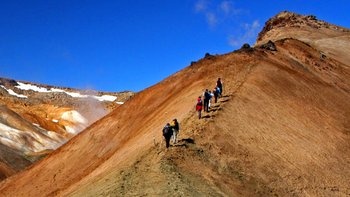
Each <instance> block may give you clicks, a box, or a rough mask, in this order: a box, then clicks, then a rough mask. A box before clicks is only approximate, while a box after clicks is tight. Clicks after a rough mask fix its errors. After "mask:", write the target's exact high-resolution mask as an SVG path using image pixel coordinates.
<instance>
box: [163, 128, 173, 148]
mask: <svg viewBox="0 0 350 197" xmlns="http://www.w3.org/2000/svg"><path fill="white" fill-rule="evenodd" d="M172 135H173V131H172V129H171V127H170V124H169V123H167V124H166V125H165V127H164V128H163V136H164V138H165V146H166V148H169V146H170V138H171V136H172Z"/></svg>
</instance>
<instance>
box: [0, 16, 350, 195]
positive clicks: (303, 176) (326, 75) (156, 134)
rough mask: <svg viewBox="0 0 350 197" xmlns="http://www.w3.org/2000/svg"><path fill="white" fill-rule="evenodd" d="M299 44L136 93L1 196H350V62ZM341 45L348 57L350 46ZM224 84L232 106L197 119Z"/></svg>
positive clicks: (180, 75)
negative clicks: (209, 94)
mask: <svg viewBox="0 0 350 197" xmlns="http://www.w3.org/2000/svg"><path fill="white" fill-rule="evenodd" d="M300 17H302V16H300ZM303 20H306V19H303ZM306 27H307V28H309V26H306ZM303 29H304V27H300V31H302V30H303ZM313 31H314V32H317V33H318V36H320V37H322V36H326V35H323V33H322V32H319V29H318V28H314V29H313ZM332 31H335V32H334V34H336V31H339V34H344V31H342V30H339V29H338V30H337V29H334V30H332ZM285 34H286V35H287V34H288V32H285ZM347 35H350V33H347ZM305 36H307V35H305ZM289 37H290V38H288V39H284V38H282V39H276V40H275V42H274V44H275V46H276V48H277V51H270V50H268V49H262V48H260V44H262V43H264V42H261V43H260V44H257V45H256V47H255V48H250V49H242V50H239V51H235V52H232V53H228V54H225V55H218V56H208V57H206V58H204V59H201V60H199V61H198V62H196V63H193V64H192V65H191V66H189V67H187V68H185V69H183V70H181V71H179V72H177V73H175V74H174V75H172V76H170V77H169V78H167V79H165V80H163V81H162V82H160V83H158V84H156V85H155V86H152V87H150V88H147V89H145V90H144V91H142V92H140V93H137V94H136V95H135V96H134V97H133V98H132V99H130V100H129V101H127V102H126V103H125V104H124V105H122V106H120V107H119V108H118V110H114V111H113V112H112V113H110V114H109V115H107V116H105V117H104V118H102V119H101V120H99V121H97V122H96V123H94V124H93V125H91V126H90V127H88V128H87V129H85V130H84V131H83V132H81V133H80V134H78V135H77V136H75V137H74V138H73V139H72V140H70V141H69V142H68V143H66V144H65V145H64V146H62V147H60V148H59V149H58V150H56V151H54V152H53V153H52V154H50V155H49V156H48V157H46V158H44V159H43V160H41V161H40V162H38V163H36V164H35V165H33V166H32V167H30V168H29V169H27V170H25V171H23V172H20V173H18V174H16V175H14V176H12V177H10V178H8V179H6V180H5V181H3V182H2V183H0V193H1V194H2V195H3V196H141V195H151V196H273V195H278V196H347V195H350V183H349V177H350V120H349V117H350V102H349V100H350V81H349V79H350V68H349V66H350V62H347V61H346V59H344V58H340V59H337V56H336V55H334V56H333V55H328V51H327V50H324V49H322V51H321V50H320V49H319V48H317V45H313V43H309V42H307V41H305V40H302V41H301V40H300V39H298V37H295V38H293V34H291V35H290V36H289ZM309 39H310V40H313V38H312V37H310V38H309ZM335 39H336V37H335ZM268 40H272V39H271V38H269V39H268ZM343 42H345V43H343ZM258 43H259V42H258ZM341 46H343V47H344V46H345V47H349V46H350V39H343V40H342V43H341ZM336 50H343V49H342V48H336V47H333V48H332V54H333V53H334V52H337V51H336ZM347 50H348V49H347ZM323 53H326V54H325V55H322V54H323ZM329 54H331V53H330V52H329ZM335 54H339V53H335ZM218 77H221V78H222V79H223V81H224V96H223V97H222V98H220V99H219V102H218V103H216V104H213V106H212V108H211V112H209V113H204V118H203V119H201V120H198V118H197V117H196V113H195V111H194V105H195V102H196V98H197V97H198V96H199V95H201V94H202V91H203V90H204V89H205V88H210V89H212V88H214V86H215V81H216V79H217V78H218ZM173 118H177V119H178V120H179V122H180V129H181V130H180V136H179V138H180V142H179V143H178V144H177V145H173V146H171V147H170V149H169V150H167V151H166V150H165V145H164V142H163V143H162V140H163V139H162V136H161V130H162V127H163V126H164V125H165V123H166V122H169V121H170V120H172V119H173Z"/></svg>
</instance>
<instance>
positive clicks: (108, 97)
mask: <svg viewBox="0 0 350 197" xmlns="http://www.w3.org/2000/svg"><path fill="white" fill-rule="evenodd" d="M17 83H18V84H19V85H18V86H15V87H16V88H18V89H21V90H33V91H35V92H44V93H47V92H60V93H66V94H68V95H69V96H71V97H73V98H93V99H96V100H98V101H101V102H102V101H110V102H113V101H115V100H116V99H117V97H116V96H112V95H102V96H94V95H85V94H80V93H79V92H68V91H65V90H61V89H58V88H51V89H50V90H48V89H47V88H43V87H38V86H35V85H31V84H25V83H21V82H17ZM118 104H119V103H118Z"/></svg>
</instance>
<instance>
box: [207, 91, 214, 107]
mask: <svg viewBox="0 0 350 197" xmlns="http://www.w3.org/2000/svg"><path fill="white" fill-rule="evenodd" d="M209 95H210V98H209V104H208V108H209V109H210V105H211V99H212V98H213V97H214V93H213V92H211V91H210V90H209Z"/></svg>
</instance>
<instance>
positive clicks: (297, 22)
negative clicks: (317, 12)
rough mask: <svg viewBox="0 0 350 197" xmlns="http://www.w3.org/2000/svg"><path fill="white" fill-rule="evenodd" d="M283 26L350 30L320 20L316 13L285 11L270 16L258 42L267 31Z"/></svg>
mask: <svg viewBox="0 0 350 197" xmlns="http://www.w3.org/2000/svg"><path fill="white" fill-rule="evenodd" d="M283 27H294V28H303V27H309V28H314V29H321V28H328V29H334V30H339V31H343V32H349V29H346V28H343V27H339V26H336V25H332V24H330V23H327V22H325V21H322V20H318V19H317V18H316V16H314V15H301V14H296V13H293V12H288V11H283V12H280V13H279V14H277V15H276V16H274V17H272V18H270V19H269V20H268V21H267V22H266V23H265V26H264V28H263V30H262V31H261V32H260V33H259V36H258V39H257V42H259V41H261V40H263V38H264V36H265V35H266V33H267V32H269V31H271V30H276V29H279V28H283Z"/></svg>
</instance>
